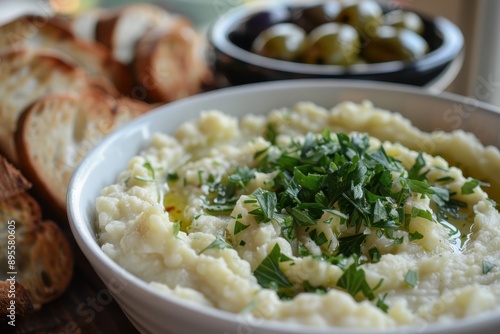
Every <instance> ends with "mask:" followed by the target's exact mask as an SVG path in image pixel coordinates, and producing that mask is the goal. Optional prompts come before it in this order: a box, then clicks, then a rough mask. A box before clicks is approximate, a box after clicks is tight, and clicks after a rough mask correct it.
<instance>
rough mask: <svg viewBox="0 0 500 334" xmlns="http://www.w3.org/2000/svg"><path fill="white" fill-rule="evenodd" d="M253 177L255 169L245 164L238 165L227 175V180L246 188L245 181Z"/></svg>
mask: <svg viewBox="0 0 500 334" xmlns="http://www.w3.org/2000/svg"><path fill="white" fill-rule="evenodd" d="M254 178H255V170H253V169H250V168H248V167H247V166H238V167H236V170H235V171H234V173H233V174H231V175H229V177H228V181H229V182H232V183H236V184H238V185H239V186H240V187H241V188H242V189H244V190H246V185H247V183H248V182H249V181H250V180H252V179H254Z"/></svg>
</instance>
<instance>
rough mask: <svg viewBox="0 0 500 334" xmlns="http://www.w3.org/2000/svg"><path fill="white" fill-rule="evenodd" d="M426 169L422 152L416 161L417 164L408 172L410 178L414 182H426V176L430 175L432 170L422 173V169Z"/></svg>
mask: <svg viewBox="0 0 500 334" xmlns="http://www.w3.org/2000/svg"><path fill="white" fill-rule="evenodd" d="M424 167H425V160H424V157H423V155H422V152H419V153H418V156H417V159H415V163H414V164H413V166H412V167H411V168H410V170H409V171H408V178H409V179H412V180H425V176H426V175H427V173H429V171H430V170H427V171H426V172H424V173H420V171H421V170H422V168H424Z"/></svg>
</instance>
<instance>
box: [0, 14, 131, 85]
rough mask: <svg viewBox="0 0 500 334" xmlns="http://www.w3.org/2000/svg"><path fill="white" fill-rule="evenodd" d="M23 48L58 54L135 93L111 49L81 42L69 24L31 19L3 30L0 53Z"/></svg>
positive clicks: (6, 25)
mask: <svg viewBox="0 0 500 334" xmlns="http://www.w3.org/2000/svg"><path fill="white" fill-rule="evenodd" d="M22 47H30V48H34V49H42V50H43V49H48V50H51V51H52V52H58V53H60V55H59V56H60V57H63V58H65V60H66V61H68V62H73V63H74V64H76V65H78V66H80V67H82V68H83V69H84V70H85V71H86V72H87V73H89V74H90V75H92V76H95V77H103V78H106V79H107V80H109V81H110V82H111V83H112V84H113V85H114V86H115V87H116V88H117V89H118V90H119V91H120V92H122V93H123V94H130V92H131V90H132V77H131V76H130V75H129V73H128V71H127V69H126V67H125V66H124V65H123V64H121V63H120V62H118V61H116V60H115V59H114V58H113V56H112V55H111V52H110V51H109V50H108V49H107V48H105V47H103V46H102V45H100V44H98V43H95V42H89V41H84V40H81V39H78V38H77V37H75V35H74V34H73V32H72V31H71V27H70V26H69V24H68V23H67V22H65V21H63V20H62V19H60V18H58V17H53V18H50V19H49V18H43V17H40V16H31V15H27V16H22V17H19V18H17V19H15V20H13V21H11V22H9V23H7V24H5V25H3V26H1V27H0V50H4V52H5V51H7V50H10V49H12V48H14V49H15V48H22Z"/></svg>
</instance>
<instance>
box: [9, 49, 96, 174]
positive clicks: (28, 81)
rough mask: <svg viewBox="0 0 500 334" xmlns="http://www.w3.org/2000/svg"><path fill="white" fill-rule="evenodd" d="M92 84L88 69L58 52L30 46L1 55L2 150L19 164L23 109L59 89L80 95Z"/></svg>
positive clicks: (15, 163) (13, 161)
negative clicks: (16, 138)
mask: <svg viewBox="0 0 500 334" xmlns="http://www.w3.org/2000/svg"><path fill="white" fill-rule="evenodd" d="M90 85H91V81H90V79H89V77H88V75H86V74H85V72H84V71H83V70H82V69H80V68H78V67H76V66H74V65H71V64H69V63H68V62H66V61H64V60H63V59H61V58H60V57H58V56H57V55H55V54H51V53H48V52H42V51H33V50H30V49H27V48H19V49H17V50H10V51H9V52H7V53H4V54H2V55H1V56H0V101H2V103H0V151H1V152H3V153H4V155H5V156H6V157H7V159H8V160H9V161H10V162H11V163H13V164H14V165H17V164H18V161H17V160H18V159H17V152H16V148H15V144H14V132H15V130H16V125H17V119H18V117H19V115H20V114H21V112H22V111H23V110H24V109H25V108H26V107H27V106H28V105H30V104H31V103H33V102H34V101H36V100H37V99H38V98H40V97H42V96H44V95H46V94H49V93H56V92H67V93H73V94H77V93H79V92H81V91H83V90H85V89H86V88H87V87H89V86H90Z"/></svg>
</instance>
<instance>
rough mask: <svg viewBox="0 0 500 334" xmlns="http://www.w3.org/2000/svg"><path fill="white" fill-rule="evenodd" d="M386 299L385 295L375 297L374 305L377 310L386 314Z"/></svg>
mask: <svg viewBox="0 0 500 334" xmlns="http://www.w3.org/2000/svg"><path fill="white" fill-rule="evenodd" d="M386 297H387V293H384V294H383V295H381V296H378V297H377V303H376V304H375V305H376V306H377V307H378V308H379V309H381V310H382V311H384V312H385V313H387V311H389V305H387V304H386V303H385V298H386Z"/></svg>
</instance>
